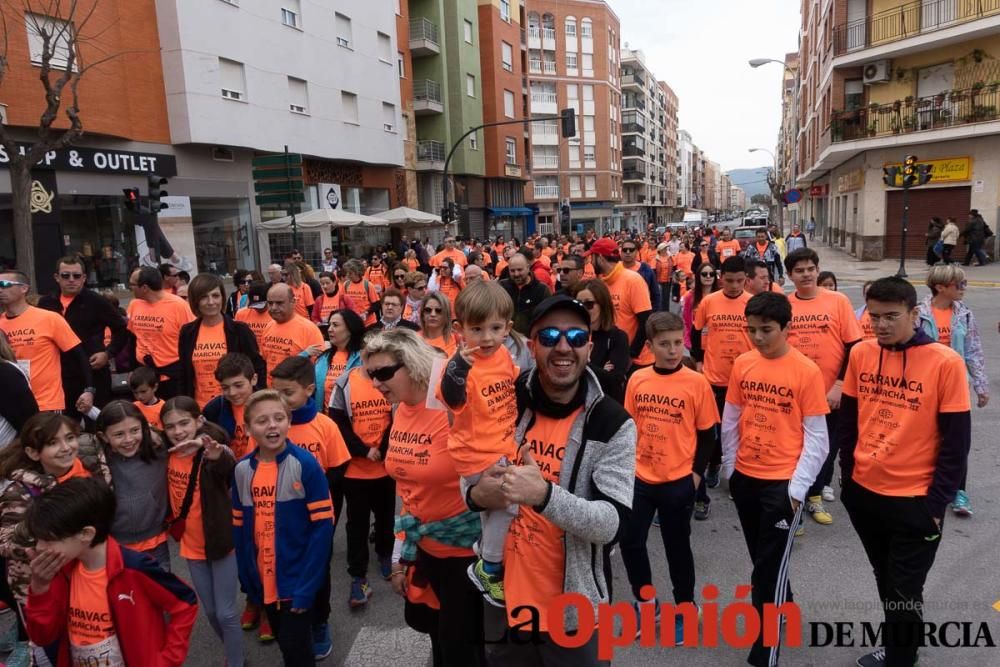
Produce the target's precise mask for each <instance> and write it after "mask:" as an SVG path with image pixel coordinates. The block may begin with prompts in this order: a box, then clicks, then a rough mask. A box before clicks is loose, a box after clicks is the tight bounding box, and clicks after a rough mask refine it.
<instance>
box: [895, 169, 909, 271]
mask: <svg viewBox="0 0 1000 667" xmlns="http://www.w3.org/2000/svg"><path fill="white" fill-rule="evenodd" d="M909 224H910V188H908V187H907V186H906V185H905V184H904V185H903V233H902V235H901V237H900V242H899V270H898V271H896V277H897V278H906V231H907V227H908V226H909Z"/></svg>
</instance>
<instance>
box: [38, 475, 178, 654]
mask: <svg viewBox="0 0 1000 667" xmlns="http://www.w3.org/2000/svg"><path fill="white" fill-rule="evenodd" d="M50 496H51V497H50ZM114 516H115V496H114V494H113V493H112V491H111V489H109V488H108V486H107V485H106V484H104V483H103V482H101V481H99V480H95V479H91V478H76V479H71V480H68V481H67V482H64V483H63V484H60V485H59V486H57V487H56V488H54V489H52V491H50V492H49V493H48V494H44V495H42V496H39V497H38V498H37V499H36V500H35V502H34V504H33V505H32V507H31V508H30V509H29V511H28V515H27V517H26V519H25V527H26V529H27V530H28V532H29V533H30V534H31V535H32V536H33V537H34V538H35V540H36V547H35V556H34V558H33V559H32V561H31V584H30V587H29V590H28V604H27V608H26V612H25V614H26V616H27V618H26V621H27V627H28V636H29V637H30V638H31V640H32V641H33V642H34V643H35V644H37V645H39V646H46V647H50V646H51V647H52V648H51V649H49V650H51V654H50V655H49V658H50V659H51V660H52V662H53V664H54V665H56V667H70V666H71V665H87V664H102V665H152V666H156V667H172V666H174V665H177V666H179V665H182V664H183V663H184V659H185V657H186V656H187V652H188V642H189V641H190V638H191V629H192V627H193V626H194V621H195V617H196V616H197V614H198V603H197V601H196V598H195V594H194V591H192V590H191V589H190V588H188V587H187V586H186V585H185V584H183V583H182V582H181V580H180V579H178V578H177V577H175V576H174V575H172V574H170V573H168V572H164V571H163V570H162V569H160V568H159V567H158V566H157V564H156V562H155V561H153V560H152V559H151V558H150V557H149V556H145V555H143V554H140V553H138V552H135V551H131V550H129V549H125V548H123V547H121V546H120V545H119V544H118V543H117V542H115V540H114V539H113V538H112V537H110V535H109V533H110V531H111V522H112V520H113V519H114ZM164 615H166V616H167V617H168V618H169V619H170V620H169V621H167V620H164Z"/></svg>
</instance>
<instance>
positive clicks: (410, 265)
mask: <svg viewBox="0 0 1000 667" xmlns="http://www.w3.org/2000/svg"><path fill="white" fill-rule="evenodd" d="M403 265H404V266H405V267H406V271H407V272H408V273H413V272H414V271H416V270H417V269H418V268H420V262H418V261H417V260H415V259H404V260H403Z"/></svg>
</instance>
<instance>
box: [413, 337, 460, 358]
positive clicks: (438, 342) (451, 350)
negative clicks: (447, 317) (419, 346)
mask: <svg viewBox="0 0 1000 667" xmlns="http://www.w3.org/2000/svg"><path fill="white" fill-rule="evenodd" d="M420 335H421V336H423V332H422V331H421V333H420ZM424 341H425V342H426V343H427V344H428V345H430V346H431V347H436V348H437V349H439V350H441V351H442V352H444V353H445V355H446V356H447V357H448V358H449V359H451V358H452V357H453V356H454V355H455V350H457V349H458V338H457V337H456V336H455V334H452V335H451V341H450V342H446V341H445V339H444V336H438V337H437V338H427V337H426V336H424Z"/></svg>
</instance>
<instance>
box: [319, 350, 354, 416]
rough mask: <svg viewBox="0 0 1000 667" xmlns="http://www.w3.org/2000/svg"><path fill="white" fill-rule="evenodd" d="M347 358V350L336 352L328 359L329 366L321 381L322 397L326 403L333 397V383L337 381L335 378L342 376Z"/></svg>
mask: <svg viewBox="0 0 1000 667" xmlns="http://www.w3.org/2000/svg"><path fill="white" fill-rule="evenodd" d="M348 356H349V353H348V351H347V350H337V351H336V352H334V353H333V355H332V356H331V357H330V362H329V366H328V367H327V370H326V379H325V380H324V381H323V395H324V396H326V400H327V401H328V402H329V400H330V397H332V396H333V385H334V383H335V382H336V381H337V378H339V377H340V376H341V375H343V374H344V370H345V369H346V368H347V358H348ZM321 407H323V406H321Z"/></svg>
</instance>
